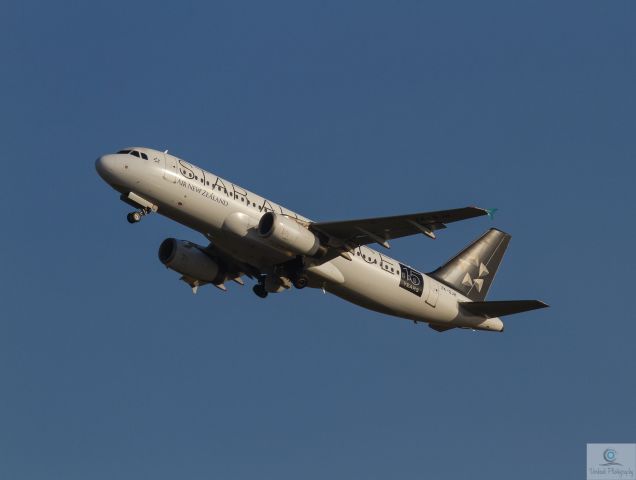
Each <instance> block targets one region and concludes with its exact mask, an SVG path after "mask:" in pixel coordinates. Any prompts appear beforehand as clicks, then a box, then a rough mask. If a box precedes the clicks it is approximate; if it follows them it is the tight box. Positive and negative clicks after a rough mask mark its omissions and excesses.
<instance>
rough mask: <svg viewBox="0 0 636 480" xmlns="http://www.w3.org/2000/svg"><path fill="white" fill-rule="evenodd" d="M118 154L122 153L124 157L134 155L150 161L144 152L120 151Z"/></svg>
mask: <svg viewBox="0 0 636 480" xmlns="http://www.w3.org/2000/svg"><path fill="white" fill-rule="evenodd" d="M117 153H121V154H124V155H134V156H135V157H137V158H143V159H144V160H148V155H146V154H145V153H144V152H138V151H137V150H120V151H119V152H117Z"/></svg>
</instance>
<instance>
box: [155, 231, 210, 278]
mask: <svg viewBox="0 0 636 480" xmlns="http://www.w3.org/2000/svg"><path fill="white" fill-rule="evenodd" d="M202 248H203V247H200V246H199V245H196V244H194V243H192V242H188V241H186V240H177V239H176V238H166V239H165V240H164V241H163V242H161V245H160V246H159V260H160V261H161V263H163V264H164V265H165V266H166V267H168V268H169V269H171V270H174V271H175V272H178V273H180V274H182V275H184V276H187V277H190V278H193V279H195V280H199V281H201V282H209V283H215V282H218V281H219V280H220V279H221V277H222V272H221V268H220V266H219V264H218V263H217V262H216V261H214V260H213V259H212V258H210V257H209V256H208V255H206V254H205V253H203V252H202V251H201V249H202Z"/></svg>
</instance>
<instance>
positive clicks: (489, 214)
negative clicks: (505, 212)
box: [485, 208, 499, 220]
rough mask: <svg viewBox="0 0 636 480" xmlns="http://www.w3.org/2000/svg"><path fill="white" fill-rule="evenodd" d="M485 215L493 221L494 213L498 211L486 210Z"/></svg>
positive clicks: (494, 209) (495, 209)
mask: <svg viewBox="0 0 636 480" xmlns="http://www.w3.org/2000/svg"><path fill="white" fill-rule="evenodd" d="M485 210H486V213H487V214H488V217H489V218H490V219H491V220H494V219H495V212H496V211H497V210H499V209H498V208H486V209H485Z"/></svg>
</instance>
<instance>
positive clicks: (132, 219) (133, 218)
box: [126, 212, 142, 223]
mask: <svg viewBox="0 0 636 480" xmlns="http://www.w3.org/2000/svg"><path fill="white" fill-rule="evenodd" d="M141 217H142V215H141V213H140V212H130V213H129V214H128V215H126V220H128V223H137V222H138V221H140V220H141Z"/></svg>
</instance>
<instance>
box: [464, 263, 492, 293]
mask: <svg viewBox="0 0 636 480" xmlns="http://www.w3.org/2000/svg"><path fill="white" fill-rule="evenodd" d="M460 261H461V262H465V263H468V264H469V265H471V266H473V267H477V266H479V273H478V274H477V278H471V276H470V274H469V273H468V272H466V275H464V279H463V280H462V285H465V286H467V287H468V288H471V287H475V288H476V289H477V291H478V292H481V288H482V287H483V286H484V278H485V277H487V276H488V274H489V273H490V272H489V271H488V269H487V268H486V265H484V264H483V262H480V261H479V260H478V259H477V258H475V257H469V258H467V259H463V258H462V259H460Z"/></svg>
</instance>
